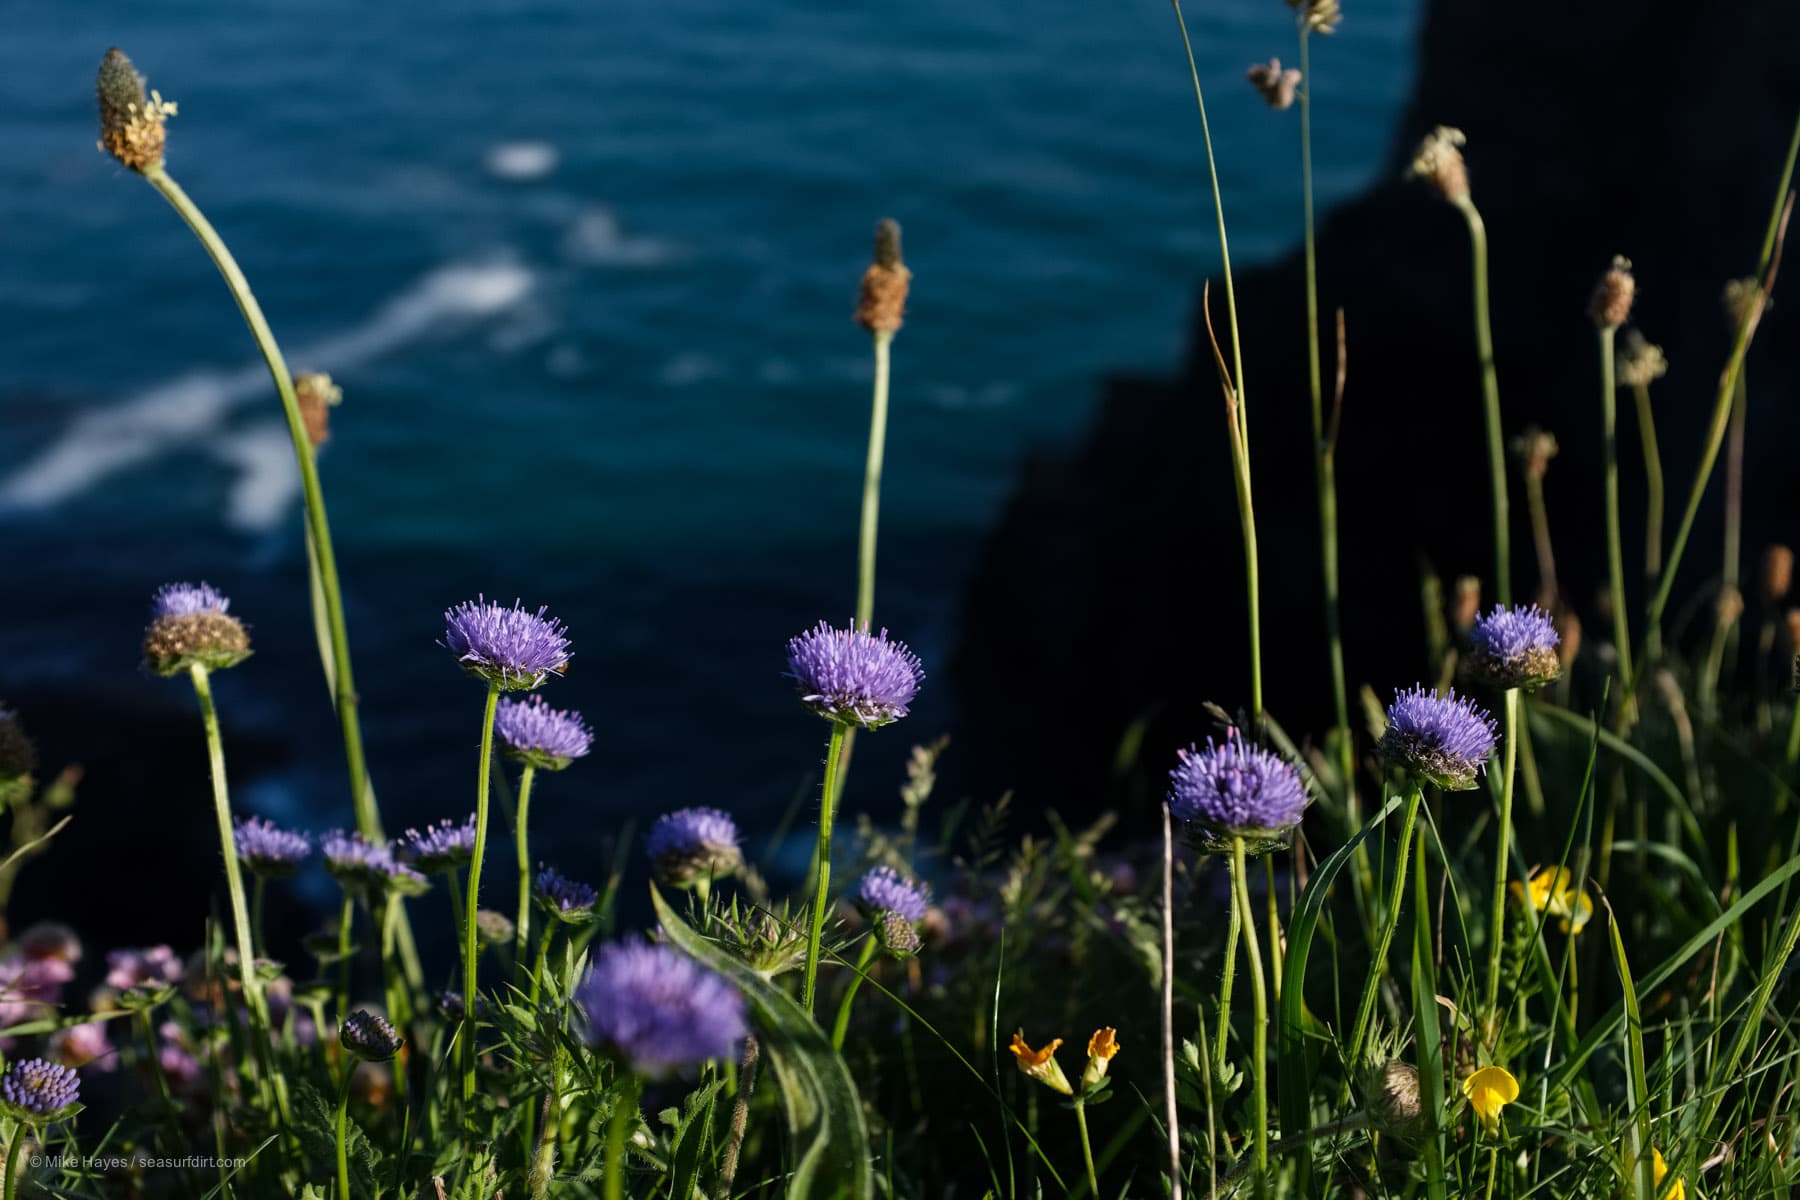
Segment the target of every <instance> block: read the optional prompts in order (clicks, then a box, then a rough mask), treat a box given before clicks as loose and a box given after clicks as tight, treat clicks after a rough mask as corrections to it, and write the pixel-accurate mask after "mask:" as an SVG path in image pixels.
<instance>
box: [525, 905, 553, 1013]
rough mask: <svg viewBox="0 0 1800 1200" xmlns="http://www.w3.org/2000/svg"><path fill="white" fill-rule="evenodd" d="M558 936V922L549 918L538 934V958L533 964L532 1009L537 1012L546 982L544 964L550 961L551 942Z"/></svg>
mask: <svg viewBox="0 0 1800 1200" xmlns="http://www.w3.org/2000/svg"><path fill="white" fill-rule="evenodd" d="M555 937H556V922H555V921H554V920H551V919H549V918H546V919H545V921H544V932H543V933H541V934H539V935H538V948H537V960H536V961H535V962H533V963H532V965H531V1011H532V1012H536V1011H537V1006H538V997H539V996H540V995H542V989H543V983H544V964H545V963H546V962H549V961H550V942H551V940H552V939H554V938H555Z"/></svg>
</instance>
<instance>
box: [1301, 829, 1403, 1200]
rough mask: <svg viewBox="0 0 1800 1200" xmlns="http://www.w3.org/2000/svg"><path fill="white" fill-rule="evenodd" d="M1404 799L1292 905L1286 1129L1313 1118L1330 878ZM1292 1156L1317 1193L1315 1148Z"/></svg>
mask: <svg viewBox="0 0 1800 1200" xmlns="http://www.w3.org/2000/svg"><path fill="white" fill-rule="evenodd" d="M1403 802H1404V801H1403V798H1402V797H1400V796H1395V797H1394V798H1393V799H1391V800H1389V801H1388V802H1387V805H1386V806H1385V807H1384V808H1382V810H1381V811H1380V812H1378V813H1376V814H1375V815H1374V816H1373V817H1370V818H1369V821H1368V824H1366V825H1364V826H1363V827H1362V829H1361V830H1359V831H1358V832H1357V834H1356V836H1355V837H1353V838H1351V839H1350V840H1349V841H1348V842H1346V843H1344V844H1343V845H1342V846H1340V847H1338V849H1337V850H1336V851H1335V852H1334V853H1333V854H1332V855H1331V857H1329V858H1327V859H1326V860H1325V861H1324V862H1322V863H1320V864H1319V869H1318V870H1316V871H1314V872H1313V874H1312V878H1311V879H1309V880H1307V883H1306V891H1305V892H1304V893H1302V895H1301V897H1300V904H1299V906H1298V907H1297V908H1296V909H1295V910H1294V915H1293V918H1292V920H1290V921H1289V922H1288V937H1287V957H1286V959H1285V960H1284V961H1283V962H1282V967H1281V1027H1280V1030H1279V1042H1278V1044H1277V1050H1278V1053H1279V1056H1280V1057H1279V1062H1278V1066H1277V1075H1278V1078H1279V1079H1280V1080H1281V1093H1280V1096H1279V1099H1280V1102H1281V1128H1282V1129H1283V1130H1284V1131H1285V1130H1301V1129H1305V1128H1307V1127H1308V1126H1310V1125H1311V1124H1312V1112H1311V1110H1310V1108H1309V1106H1308V1103H1307V1099H1308V1097H1310V1096H1311V1095H1312V1078H1311V1075H1312V1072H1311V1059H1310V1057H1309V1048H1308V1046H1307V1044H1306V995H1305V992H1306V959H1307V955H1309V954H1310V953H1311V952H1312V940H1313V933H1314V931H1315V930H1316V929H1317V928H1318V924H1319V914H1320V913H1321V912H1322V911H1323V910H1324V908H1325V901H1326V899H1327V898H1328V895H1329V893H1330V891H1331V883H1332V880H1334V879H1336V878H1337V875H1338V872H1339V871H1342V870H1343V869H1344V867H1345V865H1346V864H1347V863H1349V862H1350V860H1351V858H1352V857H1354V856H1355V854H1356V849H1357V847H1358V846H1361V845H1362V844H1363V842H1364V841H1365V840H1367V838H1368V837H1369V835H1370V834H1372V833H1374V832H1375V830H1376V829H1377V828H1379V827H1380V825H1381V823H1382V822H1383V821H1385V820H1387V818H1388V817H1389V816H1390V815H1392V814H1393V812H1394V810H1395V809H1397V808H1399V807H1400V805H1401V804H1402V803H1403ZM1294 1161H1295V1165H1296V1166H1297V1167H1298V1168H1299V1172H1298V1176H1297V1178H1296V1188H1297V1190H1298V1191H1299V1193H1300V1194H1301V1195H1302V1196H1310V1195H1312V1194H1313V1193H1312V1188H1313V1182H1312V1174H1313V1172H1312V1165H1313V1164H1312V1150H1311V1148H1310V1147H1307V1146H1302V1147H1301V1148H1300V1150H1299V1152H1298V1153H1297V1154H1296V1155H1295V1156H1294Z"/></svg>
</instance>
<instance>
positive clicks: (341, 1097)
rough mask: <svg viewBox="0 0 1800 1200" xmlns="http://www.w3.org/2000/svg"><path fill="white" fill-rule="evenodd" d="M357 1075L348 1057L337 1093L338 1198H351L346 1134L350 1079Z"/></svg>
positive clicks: (348, 1144)
mask: <svg viewBox="0 0 1800 1200" xmlns="http://www.w3.org/2000/svg"><path fill="white" fill-rule="evenodd" d="M355 1075H356V1063H355V1062H353V1061H351V1060H350V1059H346V1060H345V1061H344V1078H343V1081H342V1082H341V1083H339V1084H338V1094H337V1200H350V1143H349V1140H348V1138H347V1137H346V1136H345V1135H346V1133H347V1132H348V1129H347V1126H348V1124H349V1119H350V1081H351V1079H352V1078H354V1077H355Z"/></svg>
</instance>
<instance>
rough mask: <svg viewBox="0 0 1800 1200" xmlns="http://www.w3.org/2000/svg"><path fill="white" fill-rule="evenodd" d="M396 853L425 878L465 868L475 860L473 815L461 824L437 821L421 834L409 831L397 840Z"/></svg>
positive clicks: (413, 830)
mask: <svg viewBox="0 0 1800 1200" xmlns="http://www.w3.org/2000/svg"><path fill="white" fill-rule="evenodd" d="M400 853H401V854H402V855H403V856H405V858H406V859H407V861H409V862H411V863H412V865H413V866H414V867H416V868H418V869H419V871H421V872H422V873H424V874H426V875H442V874H444V873H445V872H446V871H454V870H456V869H458V868H459V867H465V866H467V865H468V863H469V860H470V859H471V858H473V857H475V814H474V813H470V814H469V819H468V820H466V821H464V822H463V823H462V824H461V825H458V824H456V823H455V822H453V821H439V822H438V823H437V824H435V825H427V826H426V827H425V829H424V831H423V832H420V831H419V830H417V829H409V830H407V831H406V833H405V835H404V836H402V837H401V839H400Z"/></svg>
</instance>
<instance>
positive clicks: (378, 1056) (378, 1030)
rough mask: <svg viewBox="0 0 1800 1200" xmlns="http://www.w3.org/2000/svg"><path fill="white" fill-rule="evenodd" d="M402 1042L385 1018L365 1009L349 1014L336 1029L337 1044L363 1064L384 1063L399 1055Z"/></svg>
mask: <svg viewBox="0 0 1800 1200" xmlns="http://www.w3.org/2000/svg"><path fill="white" fill-rule="evenodd" d="M403 1041H404V1039H403V1038H401V1036H400V1035H399V1034H398V1033H396V1032H395V1031H394V1027H393V1026H392V1025H390V1024H388V1022H387V1019H386V1018H385V1017H378V1016H376V1015H375V1014H374V1013H372V1012H368V1011H367V1010H365V1009H358V1010H357V1011H355V1012H353V1013H351V1014H350V1015H349V1016H348V1017H346V1018H344V1023H343V1025H341V1026H340V1027H339V1028H338V1042H339V1043H340V1044H342V1046H343V1047H344V1049H346V1050H348V1051H349V1052H350V1053H352V1054H354V1055H356V1057H358V1058H360V1059H362V1060H363V1061H364V1062H386V1061H387V1060H388V1059H390V1058H392V1057H394V1055H396V1054H398V1053H400V1046H401V1043H402V1042H403Z"/></svg>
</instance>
